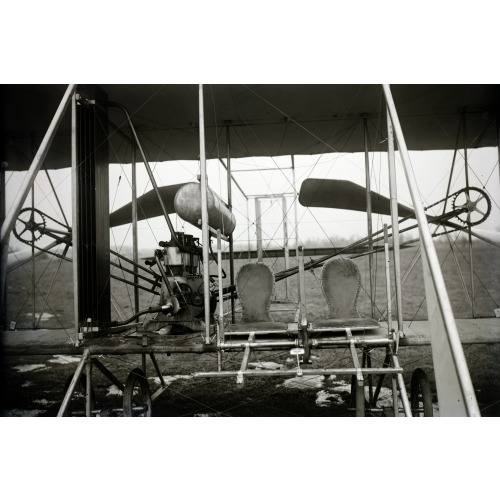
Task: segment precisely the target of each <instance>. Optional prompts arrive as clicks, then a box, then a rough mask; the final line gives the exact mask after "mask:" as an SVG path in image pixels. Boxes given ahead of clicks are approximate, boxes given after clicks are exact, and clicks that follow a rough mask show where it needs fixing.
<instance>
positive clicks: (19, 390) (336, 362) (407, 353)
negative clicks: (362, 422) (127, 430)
mask: <svg viewBox="0 0 500 500" xmlns="http://www.w3.org/2000/svg"><path fill="white" fill-rule="evenodd" d="M416 250H417V247H413V248H409V249H407V250H405V251H403V253H402V271H403V272H404V271H405V270H406V269H407V267H408V265H409V263H410V261H411V259H412V257H413V255H414V254H415V252H416ZM455 253H456V257H457V259H458V263H459V264H460V267H461V269H462V272H463V274H464V279H465V282H466V284H467V286H469V287H470V276H469V272H468V265H467V264H466V262H465V259H468V249H467V247H466V246H465V244H461V245H460V246H459V248H458V249H457V250H456V251H455ZM438 254H439V257H440V262H441V263H442V264H443V266H442V267H443V273H444V276H445V281H446V284H447V287H448V291H449V295H450V299H451V302H452V307H453V310H454V313H455V316H456V317H457V318H467V317H471V309H470V305H469V303H468V300H467V296H466V294H465V292H464V290H463V287H462V283H461V279H460V275H459V273H458V271H457V266H456V262H455V258H454V256H453V254H451V253H449V247H445V246H438ZM499 257H500V250H498V249H494V248H493V247H491V246H489V245H482V244H477V245H476V246H475V251H474V266H475V271H476V273H477V277H476V279H475V292H476V316H493V309H494V308H496V307H499V306H498V304H499V303H500V280H498V276H499V275H500V258H499ZM376 259H377V263H378V266H377V268H378V272H377V275H376V283H375V290H376V295H375V297H376V300H375V306H376V316H379V315H381V313H382V312H383V311H384V309H385V307H386V300H385V296H386V295H385V294H386V292H385V280H384V274H383V256H382V255H381V254H379V255H378V256H377V257H376ZM356 262H357V264H358V266H359V267H360V271H361V275H362V279H363V289H364V290H368V287H369V285H368V276H367V259H366V257H363V258H359V259H356ZM244 263H245V261H244V260H239V261H237V265H236V268H237V269H238V268H239V267H240V266H241V265H243V264H244ZM266 263H267V264H268V265H270V266H271V267H272V268H273V270H274V271H279V270H281V269H283V268H284V259H282V258H280V259H272V260H271V259H266ZM292 265H295V262H292ZM57 266H58V262H57V261H51V260H50V258H47V257H43V258H41V259H38V260H37V275H36V276H37V281H38V283H37V290H38V291H39V292H41V291H46V290H48V289H49V287H50V284H51V282H52V279H53V274H54V272H55V270H56V268H57ZM225 267H226V268H228V266H225ZM45 268H46V270H45V272H43V273H42V271H43V270H44V269H45ZM30 271H31V266H30V264H27V265H26V266H24V268H22V269H18V270H16V271H14V272H12V273H10V274H9V283H8V286H9V288H8V320H9V321H15V322H16V324H17V328H31V327H32V311H33V300H32V297H30V296H29V294H30V291H31V286H32V285H31V280H30ZM214 273H215V268H214ZM320 273H321V270H316V271H314V273H312V272H308V273H307V276H306V288H307V310H308V317H309V319H310V320H314V319H317V318H321V317H323V316H324V315H325V314H326V310H327V308H326V302H325V301H324V299H323V295H322V293H321V290H320V284H319V277H320ZM423 291H424V288H423V280H422V275H421V263H420V262H418V263H417V264H416V266H415V268H414V269H413V271H412V272H411V273H410V274H409V276H408V279H407V281H406V283H405V284H404V286H403V293H404V303H403V310H404V316H405V319H408V320H412V319H425V318H426V316H427V311H426V304H425V300H424V293H423ZM39 292H37V296H36V302H35V307H34V309H35V312H36V313H37V317H38V314H39V313H40V312H41V309H42V304H43V299H42V298H41V296H40V295H39ZM112 292H113V295H114V297H115V298H116V300H117V301H118V302H119V303H120V308H121V310H122V312H123V314H125V315H126V316H127V315H131V312H132V305H131V304H132V300H131V298H132V297H133V294H132V291H131V290H130V289H128V287H127V286H125V285H123V284H121V283H113V284H112ZM151 297H152V296H151V295H149V294H147V293H143V294H142V295H141V307H148V306H149V305H151V303H152V298H151ZM296 297H297V278H296V277H293V278H290V279H289V280H288V298H290V299H292V300H293V299H295V298H296ZM276 298H277V299H280V300H283V299H285V298H286V290H285V283H284V282H280V283H278V284H277V286H276ZM154 300H155V299H154V298H153V303H154ZM72 303H73V302H72V272H71V264H70V263H67V262H63V263H62V265H61V269H60V272H59V274H58V277H57V279H56V281H55V282H54V286H53V288H52V292H51V294H50V297H49V300H48V305H47V307H46V308H45V311H44V315H43V316H42V319H41V321H40V328H61V327H65V328H67V329H68V330H70V329H71V328H72V322H73V312H72ZM359 309H360V311H361V312H362V313H364V314H366V315H369V314H370V301H369V298H368V293H367V292H365V291H363V290H362V292H361V293H360V300H359ZM113 314H114V316H115V317H117V315H116V312H115V311H114V312H113ZM275 319H282V320H290V321H291V320H293V313H280V315H276V316H275ZM315 354H316V355H317V357H316V358H314V360H313V366H314V367H329V366H343V365H346V366H347V364H348V363H349V358H348V353H347V352H345V351H342V350H335V351H326V350H324V351H317V352H315ZM465 354H466V358H467V361H468V364H469V368H470V372H471V376H472V380H473V383H474V386H475V390H476V395H477V398H478V402H479V405H480V408H481V409H482V413H483V415H485V416H497V415H500V403H499V402H498V400H500V377H499V376H498V369H499V360H500V356H499V355H500V346H497V345H494V346H484V345H473V346H467V347H466V348H465ZM383 355H384V353H383V352H380V353H377V352H375V351H374V358H375V359H374V366H377V365H379V364H381V361H382V359H381V358H383ZM224 360H225V368H227V369H238V368H239V363H240V360H241V354H240V355H236V356H234V357H231V356H227V355H226V356H225V358H224ZM102 361H103V362H104V364H105V365H106V366H108V367H109V368H110V369H111V370H112V371H113V372H114V373H116V374H117V376H118V378H119V379H120V380H122V381H124V380H125V378H126V376H127V374H128V372H129V371H130V370H131V369H132V368H133V367H135V366H139V365H140V358H139V357H138V356H135V357H134V356H122V357H113V356H107V357H106V358H104V359H103V360H102ZM76 362H77V359H76V358H72V357H64V356H51V357H47V356H44V357H38V356H35V357H24V358H20V357H12V358H4V359H3V363H2V365H3V368H4V374H5V379H4V380H7V384H5V392H6V394H5V399H4V401H3V414H4V415H43V416H50V415H55V414H56V413H57V409H58V407H59V404H60V400H61V399H62V396H63V387H64V382H65V379H66V378H67V377H69V376H70V375H71V374H72V373H73V371H74V369H75V367H76ZM159 362H160V365H161V369H162V373H164V374H166V375H167V376H168V378H167V383H168V384H169V388H168V390H167V391H166V393H165V394H164V395H163V396H162V397H161V398H160V399H159V400H158V401H157V403H155V408H154V412H155V415H159V416H197V415H199V416H219V415H222V416H229V415H231V416H292V415H302V416H343V415H347V414H348V410H347V408H348V406H349V405H348V403H349V395H350V394H349V393H350V381H349V380H345V379H341V378H339V379H335V378H331V377H330V378H324V377H310V378H306V377H304V378H302V379H290V380H284V379H282V378H278V377H277V378H272V379H270V380H265V381H264V380H262V379H249V380H247V381H246V382H245V384H244V386H243V387H241V388H240V387H238V388H237V387H236V385H235V383H234V380H233V379H225V380H208V379H196V380H195V379H193V378H192V377H191V373H193V372H195V371H203V370H214V369H216V357H215V356H213V355H188V354H185V355H175V356H171V357H163V358H159ZM250 362H251V363H266V362H267V363H275V364H276V365H281V366H284V367H289V368H291V367H293V366H294V361H293V360H292V359H290V358H289V355H288V353H286V352H285V353H281V354H269V353H261V354H259V356H258V357H254V358H251V360H250ZM400 362H401V365H402V366H403V368H404V369H405V381H406V382H407V384H409V380H410V378H411V372H412V370H413V369H414V368H416V367H422V368H424V369H426V371H427V372H428V373H429V375H430V378H431V383H432V387H433V390H434V391H435V383H434V378H433V372H432V359H431V351H430V348H429V347H419V348H411V349H410V348H406V349H402V350H401V352H400ZM148 370H149V372H148V375H150V376H151V377H150V385H151V387H152V388H153V389H154V388H156V387H159V385H158V384H159V381H158V380H157V379H156V378H155V377H154V373H153V367H152V364H151V362H149V364H148ZM94 390H95V393H96V400H97V402H98V406H99V407H102V406H106V407H108V406H115V407H120V406H121V396H120V394H119V391H116V389H115V388H114V387H113V386H111V384H110V382H109V381H107V379H105V378H104V377H102V376H101V375H100V374H99V373H97V372H96V376H95V380H94ZM384 398H385V399H384ZM389 399H390V393H389V391H388V389H387V388H384V390H383V392H382V404H384V401H385V402H387V401H389Z"/></svg>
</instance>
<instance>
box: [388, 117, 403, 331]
mask: <svg viewBox="0 0 500 500" xmlns="http://www.w3.org/2000/svg"><path fill="white" fill-rule="evenodd" d="M387 133H388V136H387V137H388V141H387V143H388V156H389V158H388V160H389V192H390V199H391V225H392V253H393V256H394V281H395V283H396V312H397V318H398V336H401V335H404V332H403V292H402V284H401V252H400V246H399V213H398V188H397V179H396V156H395V151H394V131H393V129H392V122H391V117H390V116H389V111H388V110H387Z"/></svg>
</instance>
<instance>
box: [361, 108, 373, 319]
mask: <svg viewBox="0 0 500 500" xmlns="http://www.w3.org/2000/svg"><path fill="white" fill-rule="evenodd" d="M363 125H364V126H363V131H364V145H365V183H366V221H367V230H368V252H372V250H373V241H372V237H373V235H372V232H373V229H372V197H371V186H370V184H371V183H370V159H369V155H368V119H367V117H366V115H365V116H364V118H363ZM368 272H369V275H370V306H371V315H372V318H374V317H375V298H374V297H373V254H372V253H369V254H368Z"/></svg>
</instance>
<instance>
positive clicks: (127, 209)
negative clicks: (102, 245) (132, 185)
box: [109, 183, 187, 227]
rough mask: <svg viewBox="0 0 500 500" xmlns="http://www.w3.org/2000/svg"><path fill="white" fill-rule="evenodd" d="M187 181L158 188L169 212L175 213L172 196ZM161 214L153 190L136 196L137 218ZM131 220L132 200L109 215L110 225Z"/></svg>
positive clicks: (173, 196)
mask: <svg viewBox="0 0 500 500" xmlns="http://www.w3.org/2000/svg"><path fill="white" fill-rule="evenodd" d="M185 184H187V183H182V184H174V185H172V186H161V187H159V188H158V191H159V192H160V196H161V198H162V200H163V203H164V204H165V208H166V209H167V212H168V213H169V214H174V213H175V208H174V198H175V195H176V194H177V191H179V189H180V188H181V187H182V186H184V185H185ZM160 215H163V211H162V209H161V205H160V202H159V201H158V197H157V196H156V193H155V191H154V190H151V191H148V192H147V193H146V194H143V195H142V196H139V198H137V220H144V219H150V218H152V217H158V216H160ZM130 222H132V202H130V203H128V204H127V205H124V206H123V207H121V208H119V209H118V210H115V211H114V212H113V213H112V214H111V215H110V216H109V225H110V227H116V226H121V225H122V224H129V223H130Z"/></svg>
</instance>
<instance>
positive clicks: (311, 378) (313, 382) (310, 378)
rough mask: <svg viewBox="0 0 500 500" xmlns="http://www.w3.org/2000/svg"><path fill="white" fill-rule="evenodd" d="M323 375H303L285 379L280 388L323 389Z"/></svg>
mask: <svg viewBox="0 0 500 500" xmlns="http://www.w3.org/2000/svg"><path fill="white" fill-rule="evenodd" d="M324 381H325V376H324V375H305V376H302V377H293V378H289V379H286V380H285V381H284V382H283V384H282V386H284V387H287V388H289V389H319V388H320V387H323V383H324Z"/></svg>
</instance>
